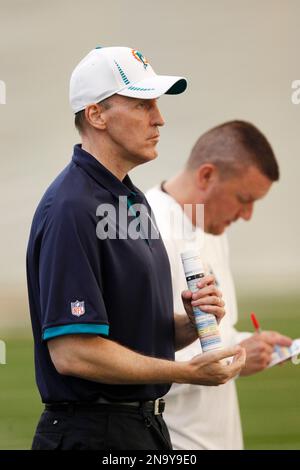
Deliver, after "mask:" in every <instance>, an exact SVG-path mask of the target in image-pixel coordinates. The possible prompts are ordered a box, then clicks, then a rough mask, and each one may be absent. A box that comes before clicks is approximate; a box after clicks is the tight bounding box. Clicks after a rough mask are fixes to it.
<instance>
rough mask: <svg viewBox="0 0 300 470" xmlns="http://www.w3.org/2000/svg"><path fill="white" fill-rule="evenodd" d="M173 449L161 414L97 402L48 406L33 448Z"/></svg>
mask: <svg viewBox="0 0 300 470" xmlns="http://www.w3.org/2000/svg"><path fill="white" fill-rule="evenodd" d="M51 449H52V450H127V449H128V450H170V449H172V445H171V441H170V436H169V432H168V429H167V426H166V424H165V422H164V420H163V418H162V415H154V414H153V412H149V410H147V409H143V407H140V408H138V407H133V406H130V405H110V404H109V405H98V406H96V407H93V406H91V407H90V408H85V409H80V408H71V409H69V410H64V411H48V410H45V411H44V412H43V414H42V416H41V418H40V421H39V423H38V426H37V430H36V433H35V436H34V439H33V443H32V450H51Z"/></svg>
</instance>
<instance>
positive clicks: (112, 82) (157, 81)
mask: <svg viewBox="0 0 300 470" xmlns="http://www.w3.org/2000/svg"><path fill="white" fill-rule="evenodd" d="M186 87H187V82H186V79H185V78H183V77H173V76H168V75H157V74H156V73H155V72H154V70H153V68H152V67H151V65H150V64H149V62H148V61H147V59H146V58H145V57H144V56H143V55H142V54H141V53H140V52H139V51H137V50H135V49H131V48H130V47H96V49H93V50H92V51H91V52H89V53H88V54H87V55H86V56H85V57H84V58H83V59H82V60H81V61H80V62H79V64H78V65H77V66H76V67H75V69H74V71H73V73H72V75H71V80H70V104H71V107H72V109H73V111H74V113H78V112H79V111H82V110H83V109H84V108H86V107H87V106H88V105H89V104H92V103H99V102H100V101H103V100H105V98H108V97H109V96H112V95H114V94H115V93H117V94H118V95H123V96H129V97H131V98H143V99H154V98H158V97H159V96H161V95H163V94H165V93H167V94H170V95H176V94H179V93H182V92H183V91H184V90H185V89H186Z"/></svg>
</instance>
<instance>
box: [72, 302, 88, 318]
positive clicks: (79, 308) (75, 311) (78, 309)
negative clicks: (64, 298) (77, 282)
mask: <svg viewBox="0 0 300 470" xmlns="http://www.w3.org/2000/svg"><path fill="white" fill-rule="evenodd" d="M71 313H72V315H75V317H81V315H83V314H84V313H85V308H84V301H82V302H79V300H76V302H71Z"/></svg>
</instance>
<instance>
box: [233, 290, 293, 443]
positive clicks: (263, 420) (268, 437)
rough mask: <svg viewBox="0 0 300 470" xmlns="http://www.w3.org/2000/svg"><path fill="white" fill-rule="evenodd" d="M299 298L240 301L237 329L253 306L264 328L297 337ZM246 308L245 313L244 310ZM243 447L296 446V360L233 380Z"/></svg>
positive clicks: (246, 320) (242, 327) (246, 321)
mask: <svg viewBox="0 0 300 470" xmlns="http://www.w3.org/2000/svg"><path fill="white" fill-rule="evenodd" d="M299 305H300V302H299V298H291V299H286V300H284V299H280V298H279V297H278V298H276V297H275V298H273V299H272V302H271V303H270V298H268V297H267V298H266V299H265V300H262V299H258V300H255V302H253V300H252V301H251V302H250V301H247V300H244V301H242V302H240V305H239V307H240V312H241V313H240V321H239V323H238V327H239V329H240V330H246V331H249V330H251V322H250V320H249V313H250V312H251V310H252V309H253V310H255V312H256V313H257V316H258V317H259V319H260V322H261V327H262V328H263V329H265V330H277V331H280V332H282V333H284V334H287V335H289V336H291V337H293V338H299V337H300V308H299ZM245 312H247V315H246V313H245ZM237 387H238V394H239V401H240V410H241V418H242V423H243V431H244V438H245V447H246V448H247V449H300V364H299V365H298V366H296V365H294V364H292V363H291V362H289V363H287V364H284V365H282V366H275V367H273V368H271V369H268V370H266V371H264V372H260V373H259V374H256V375H253V376H250V377H242V378H240V379H239V380H237Z"/></svg>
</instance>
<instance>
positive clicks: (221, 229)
mask: <svg viewBox="0 0 300 470" xmlns="http://www.w3.org/2000/svg"><path fill="white" fill-rule="evenodd" d="M225 230H226V225H222V226H214V227H209V228H208V230H205V231H206V232H207V233H210V234H211V235H222V233H224V232H225Z"/></svg>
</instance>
